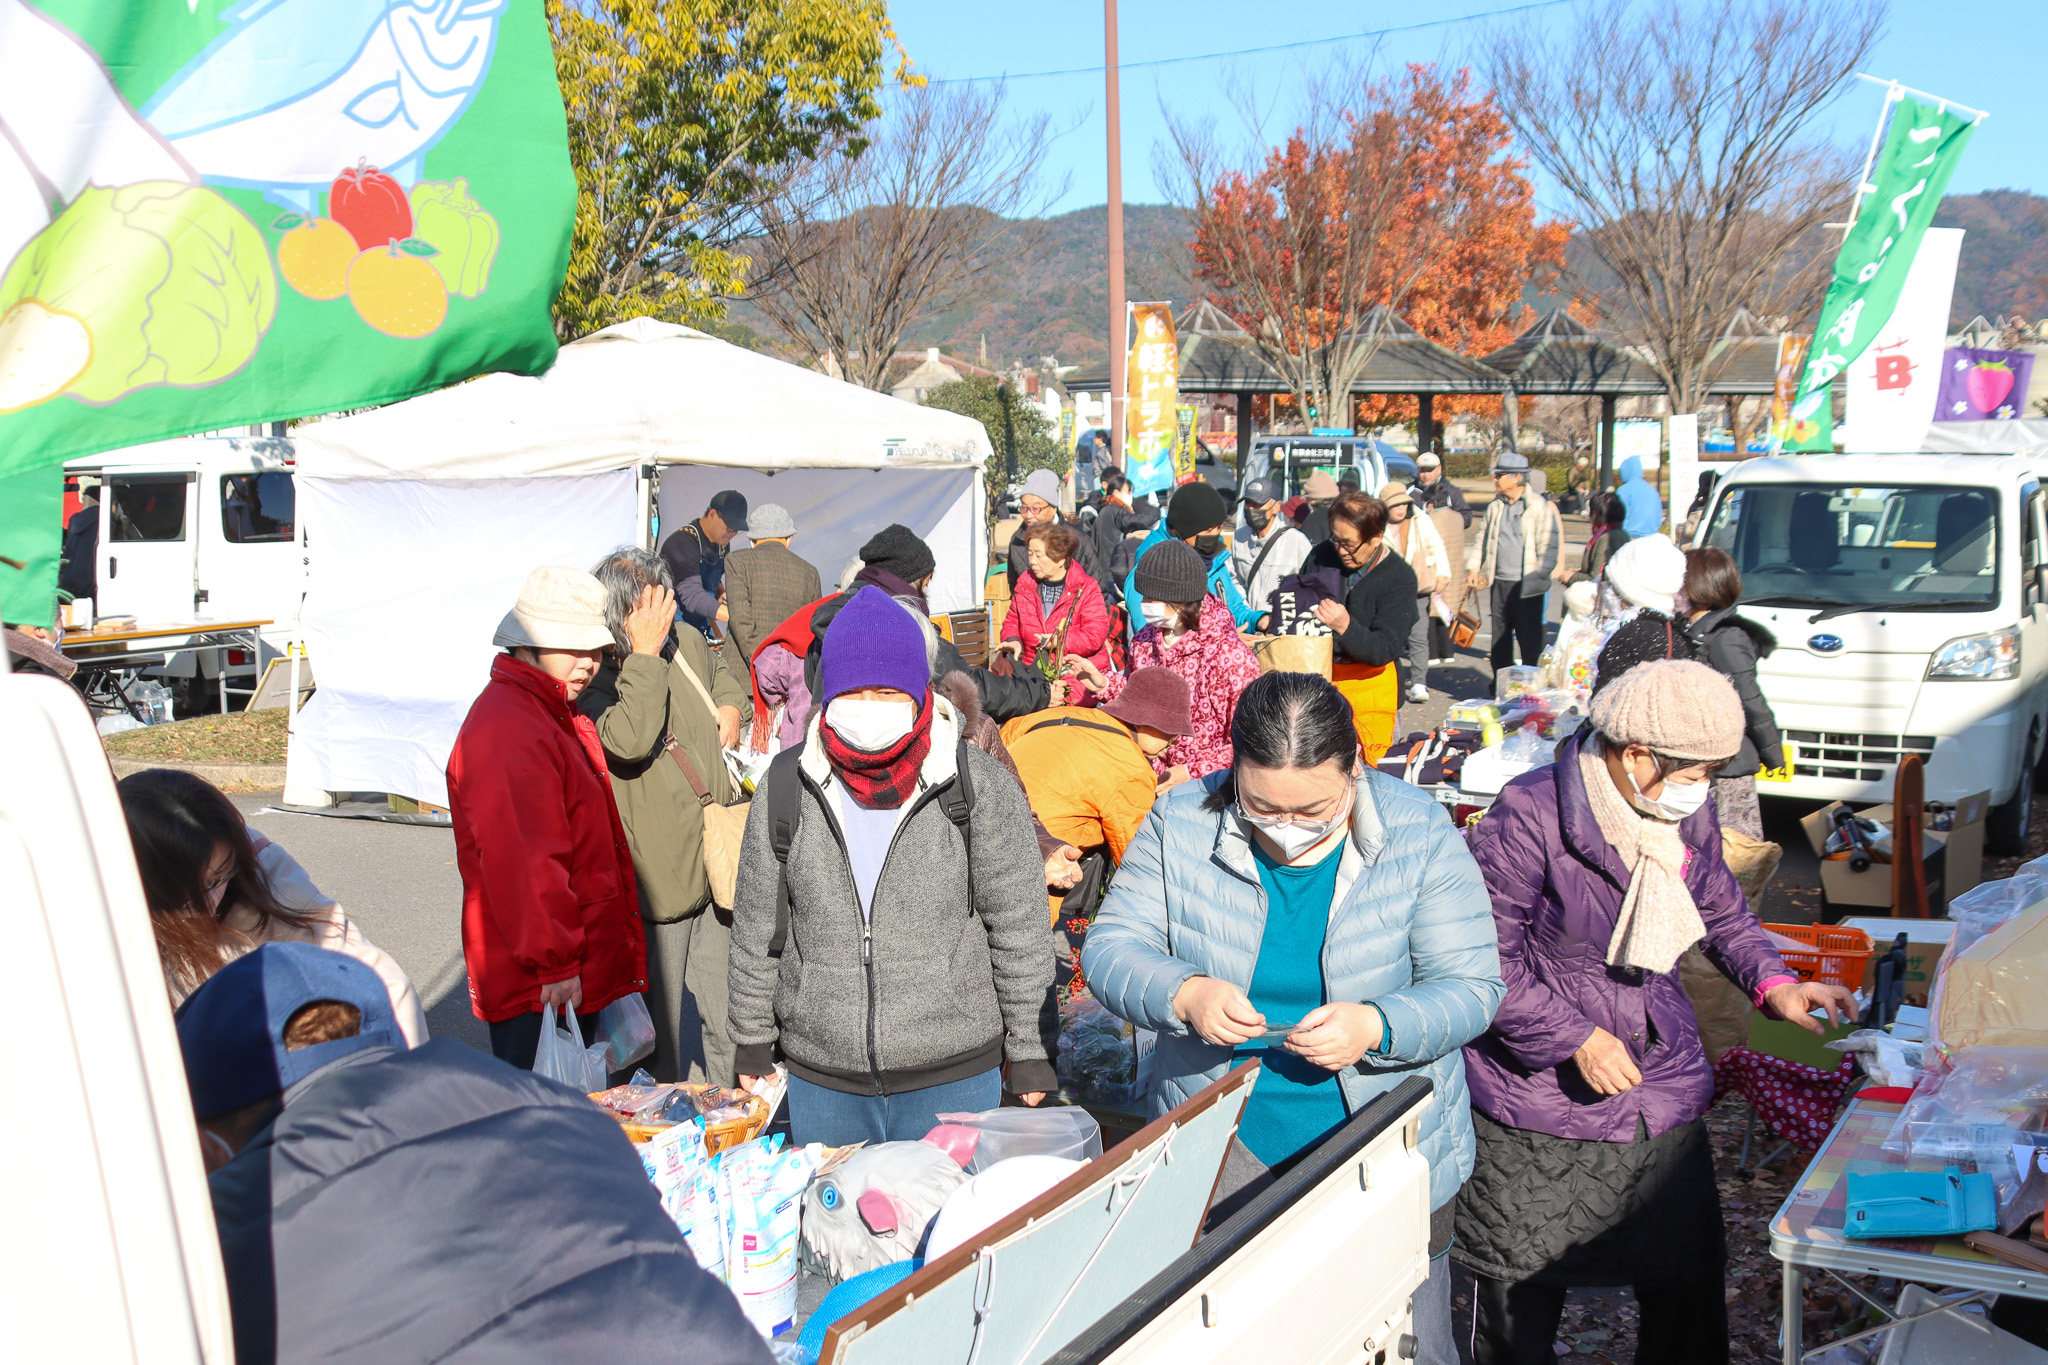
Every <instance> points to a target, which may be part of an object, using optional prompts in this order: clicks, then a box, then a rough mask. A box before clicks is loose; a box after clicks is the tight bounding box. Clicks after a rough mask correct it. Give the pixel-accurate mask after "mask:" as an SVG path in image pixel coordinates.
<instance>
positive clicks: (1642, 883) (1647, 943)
mask: <svg viewBox="0 0 2048 1365" xmlns="http://www.w3.org/2000/svg"><path fill="white" fill-rule="evenodd" d="M1579 778H1580V780H1581V781H1582V782H1584V783H1585V785H1586V796H1587V798H1588V799H1589V800H1590V801H1591V802H1592V806H1593V819H1594V820H1595V821H1596V822H1598V824H1599V826H1600V837H1601V838H1603V839H1605V840H1606V841H1607V843H1608V845H1609V846H1610V847H1612V848H1613V849H1614V851H1615V853H1617V854H1618V855H1620V857H1621V865H1622V866H1623V867H1625V868H1627V869H1628V872H1629V880H1628V892H1627V894H1625V895H1624V896H1623V897H1622V900H1621V915H1620V917H1619V918H1617V919H1616V920H1615V922H1614V937H1613V938H1611V939H1610V940H1608V943H1607V965H1608V966H1610V967H1637V968H1641V969H1642V970H1643V971H1648V972H1659V973H1663V972H1669V971H1670V970H1671V969H1672V968H1673V967H1674V966H1676V965H1677V964H1678V959H1679V957H1680V956H1681V955H1682V954H1683V953H1684V952H1685V950H1686V949H1687V948H1690V947H1692V945H1693V944H1695V943H1698V942H1699V941H1700V940H1701V939H1703V938H1705V937H1706V936H1707V926H1706V923H1705V922H1704V921H1703V920H1701V919H1700V912H1699V907H1698V906H1697V905H1694V904H1693V899H1692V892H1691V891H1689V890H1687V889H1686V885H1685V864H1686V857H1687V849H1686V846H1685V841H1684V840H1682V839H1680V838H1679V837H1678V826H1677V825H1676V824H1675V823H1673V822H1672V821H1669V820H1659V819H1656V818H1654V817H1652V816H1646V815H1643V814H1642V813H1641V812H1639V811H1638V810H1637V809H1636V808H1635V806H1634V805H1633V804H1632V803H1631V802H1630V801H1629V800H1628V798H1626V797H1624V796H1623V795H1622V794H1621V791H1620V790H1619V789H1618V788H1617V787H1616V786H1615V785H1614V778H1613V775H1612V774H1610V773H1609V772H1608V771H1607V760H1606V750H1605V748H1604V746H1603V744H1602V742H1601V741H1600V740H1599V739H1597V738H1591V737H1589V738H1588V739H1587V741H1586V742H1585V743H1583V744H1581V745H1580V746H1579Z"/></svg>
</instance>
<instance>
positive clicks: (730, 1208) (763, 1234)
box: [715, 1137, 818, 1337]
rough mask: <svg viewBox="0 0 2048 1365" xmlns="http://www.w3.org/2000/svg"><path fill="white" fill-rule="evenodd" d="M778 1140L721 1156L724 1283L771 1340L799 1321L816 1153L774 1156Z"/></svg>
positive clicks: (748, 1145)
mask: <svg viewBox="0 0 2048 1365" xmlns="http://www.w3.org/2000/svg"><path fill="white" fill-rule="evenodd" d="M780 1144H781V1138H780V1137H775V1138H766V1139H756V1140H755V1141H752V1142H743V1143H741V1144H740V1145H739V1146H737V1147H733V1148H729V1149H728V1150H726V1151H723V1152H720V1153H719V1154H718V1156H717V1157H716V1158H715V1163H716V1165H717V1167H718V1170H719V1171H720V1173H721V1174H722V1175H723V1177H724V1189H723V1193H724V1196H725V1224H726V1229H727V1237H726V1247H725V1258H726V1260H725V1273H726V1282H727V1283H728V1284H730V1285H731V1286H732V1292H733V1295H734V1297H736V1298H737V1299H739V1301H740V1308H741V1309H742V1311H744V1312H745V1313H746V1315H747V1320H748V1321H749V1322H752V1323H753V1324H754V1328H755V1330H756V1331H758V1332H760V1334H761V1335H762V1336H764V1337H772V1336H775V1335H776V1334H777V1333H779V1332H781V1331H783V1330H784V1329H785V1328H787V1327H789V1326H790V1325H791V1323H792V1322H794V1321H795V1318H796V1272H797V1236H798V1232H799V1230H800V1227H801V1205H802V1201H803V1195H804V1187H805V1186H807V1185H809V1184H810V1183H811V1173H812V1172H813V1171H815V1170H816V1169H817V1159H818V1154H817V1151H816V1149H814V1148H804V1147H797V1148H792V1149H790V1150H787V1151H780V1150H777V1149H778V1147H779V1146H780Z"/></svg>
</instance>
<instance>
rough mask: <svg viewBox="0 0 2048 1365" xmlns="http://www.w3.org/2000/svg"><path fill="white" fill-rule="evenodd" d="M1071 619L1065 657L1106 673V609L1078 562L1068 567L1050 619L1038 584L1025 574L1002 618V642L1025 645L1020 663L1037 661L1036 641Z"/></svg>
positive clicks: (1099, 591)
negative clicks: (1082, 660)
mask: <svg viewBox="0 0 2048 1365" xmlns="http://www.w3.org/2000/svg"><path fill="white" fill-rule="evenodd" d="M1069 615H1071V616H1072V617H1073V624H1072V625H1071V626H1068V627H1067V651H1066V652H1067V653H1069V654H1078V655H1080V656H1081V657H1082V658H1084V659H1086V660H1087V661H1088V662H1089V663H1092V664H1094V665H1095V666H1096V667H1097V668H1100V669H1102V670H1103V671H1104V672H1108V671H1109V667H1110V662H1109V608H1108V607H1107V606H1105V605H1104V604H1103V601H1102V586H1101V585H1100V584H1099V583H1097V582H1096V581H1095V580H1094V579H1093V578H1090V577H1089V576H1088V571H1087V570H1085V569H1083V568H1082V567H1081V565H1080V562H1079V561H1078V560H1070V561H1069V562H1068V564H1067V580H1066V582H1064V583H1062V584H1061V585H1060V597H1059V601H1057V602H1055V603H1053V608H1052V612H1051V614H1050V615H1048V614H1047V613H1046V610H1045V603H1044V602H1043V600H1042V599H1041V598H1040V597H1039V595H1038V580H1037V579H1036V578H1035V577H1033V576H1032V575H1030V574H1024V575H1023V576H1021V577H1020V578H1018V580H1017V587H1016V590H1015V591H1014V592H1013V593H1012V594H1011V596H1010V611H1009V614H1008V615H1007V616H1005V617H1003V634H1002V638H1003V639H1005V640H1021V641H1023V642H1024V654H1023V657H1022V658H1021V659H1020V660H1019V662H1021V663H1026V664H1030V663H1036V662H1037V660H1038V637H1039V636H1041V635H1050V634H1051V633H1052V632H1054V631H1056V630H1058V629H1059V628H1060V626H1061V624H1062V623H1063V622H1065V621H1066V620H1067V618H1068V617H1069Z"/></svg>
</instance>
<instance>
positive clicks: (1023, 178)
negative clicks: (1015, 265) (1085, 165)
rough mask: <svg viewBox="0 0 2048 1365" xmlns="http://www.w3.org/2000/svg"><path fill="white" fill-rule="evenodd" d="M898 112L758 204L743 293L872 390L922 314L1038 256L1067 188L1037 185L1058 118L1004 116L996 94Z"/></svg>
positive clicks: (917, 93) (911, 101)
mask: <svg viewBox="0 0 2048 1365" xmlns="http://www.w3.org/2000/svg"><path fill="white" fill-rule="evenodd" d="M894 105H895V107H894V108H893V109H891V110H890V111H889V112H888V113H887V114H885V115H884V117H883V118H881V119H880V120H878V121H877V122H876V123H874V124H872V125H870V126H869V127H868V128H866V129H864V130H862V136H863V137H864V139H865V140H866V142H867V147H866V150H865V151H860V152H859V153H858V154H857V155H855V154H853V149H851V148H845V147H835V148H832V149H830V150H828V151H826V152H823V153H821V154H820V155H819V156H818V157H816V158H814V159H813V160H811V161H809V162H807V163H806V164H805V165H804V166H803V167H802V168H801V169H800V170H799V171H798V172H797V173H796V174H795V175H793V176H792V177H791V178H790V180H789V182H788V184H787V185H786V186H785V187H784V188H783V189H782V190H781V192H779V193H777V194H775V195H773V196H772V197H770V198H769V199H768V200H767V202H766V203H765V204H764V205H763V206H762V207H761V210H760V221H761V225H762V228H763V232H764V243H763V248H764V249H763V250H761V251H760V252H759V253H758V254H757V255H756V257H755V260H754V269H753V272H752V275H751V279H750V285H749V287H750V291H751V293H750V296H751V298H752V299H753V301H754V302H755V303H756V304H757V305H758V306H759V307H760V309H761V311H762V312H763V313H764V314H765V315H766V316H767V317H768V319H769V321H770V322H772V323H773V324H774V325H775V327H776V328H777V330H779V331H781V332H782V333H783V335H785V336H787V337H788V338H789V339H790V340H791V341H793V342H795V343H796V344H797V345H799V346H802V347H805V348H807V349H809V350H811V351H813V352H814V353H817V354H829V355H831V356H833V357H834V358H835V359H836V361H837V363H838V364H839V366H840V367H841V371H842V373H844V374H845V376H846V377H847V378H848V379H850V380H852V381H853V382H854V383H856V384H862V385H865V386H866V387H868V388H872V389H879V388H881V387H883V384H884V382H885V380H886V377H887V374H888V367H889V357H890V356H891V355H893V354H894V353H895V351H896V348H897V346H898V344H899V343H900V342H901V341H902V338H903V334H904V333H905V332H906V331H907V330H909V328H910V327H911V326H912V325H913V324H914V323H916V322H917V321H918V319H920V318H922V317H925V316H928V315H930V314H932V313H935V312H939V311H941V310H943V309H945V308H948V307H951V306H952V305H953V304H955V303H957V302H959V301H960V300H961V299H963V298H965V297H967V296H968V295H969V294H970V293H971V292H972V291H973V290H974V289H975V287H976V286H978V285H979V284H981V283H982V282H983V281H984V280H985V279H987V278H988V277H989V276H991V275H993V274H995V273H996V272H998V271H1000V270H1001V269H1002V268H1003V267H1005V266H1007V265H1008V264H1010V263H1011V262H1013V261H1015V260H1016V259H1017V258H1018V257H1020V256H1023V255H1026V254H1028V253H1030V252H1031V251H1033V250H1035V249H1036V248H1037V247H1038V245H1039V243H1040V241H1041V240H1042V237H1043V230H1044V229H1043V224H1042V223H1041V222H1040V221H1039V219H1041V217H1042V216H1043V215H1044V213H1045V212H1046V211H1047V210H1048V209H1049V208H1050V207H1051V205H1052V204H1053V202H1054V201H1055V200H1057V199H1058V198H1059V196H1060V195H1061V194H1063V193H1065V190H1066V184H1065V182H1064V181H1062V182H1061V183H1059V184H1058V185H1057V186H1053V187H1051V188H1044V187H1042V186H1041V176H1040V168H1041V166H1042V164H1043V162H1044V160H1045V153H1046V149H1047V146H1048V145H1049V144H1050V142H1051V140H1052V136H1053V134H1052V125H1051V120H1050V119H1049V118H1048V117H1047V116H1045V115H1042V114H1041V115H1037V116H1035V117H1028V118H1022V119H1017V120H1011V119H1009V118H1007V117H1006V116H1005V114H1004V109H1003V89H1002V87H1001V86H1000V85H996V86H992V87H986V88H983V87H976V86H939V87H931V86H927V87H923V88H919V89H911V90H905V91H902V92H900V94H899V95H898V96H897V97H896V99H895V100H894Z"/></svg>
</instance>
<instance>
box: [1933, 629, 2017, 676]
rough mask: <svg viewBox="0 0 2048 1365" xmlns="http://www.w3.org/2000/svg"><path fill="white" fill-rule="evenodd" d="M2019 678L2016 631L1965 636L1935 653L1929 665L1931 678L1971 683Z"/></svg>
mask: <svg viewBox="0 0 2048 1365" xmlns="http://www.w3.org/2000/svg"><path fill="white" fill-rule="evenodd" d="M2019 675H2020V635H2019V632H2018V631H2016V630H1994V631H1992V632H1991V633H1990V634H1988V635H1965V636H1964V637H1963V638H1962V639H1960V640H1950V641H1949V642H1948V643H1947V644H1945V645H1943V646H1942V647H1941V648H1940V649H1937V650H1935V651H1934V658H1933V660H1932V661H1930V662H1929V663H1928V665H1927V676H1928V677H1929V678H1966V679H1969V680H1970V681H1972V682H2004V681H2006V680H2008V679H2011V678H2017V677H2018V676H2019Z"/></svg>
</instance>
